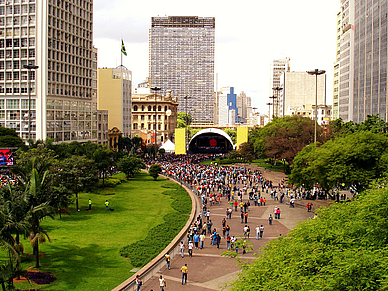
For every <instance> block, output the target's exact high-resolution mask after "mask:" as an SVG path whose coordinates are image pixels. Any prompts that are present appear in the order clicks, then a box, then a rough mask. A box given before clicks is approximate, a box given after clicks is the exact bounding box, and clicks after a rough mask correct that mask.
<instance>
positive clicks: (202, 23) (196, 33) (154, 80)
mask: <svg viewBox="0 0 388 291" xmlns="http://www.w3.org/2000/svg"><path fill="white" fill-rule="evenodd" d="M149 50H150V52H149V56H150V57H149V74H150V76H149V77H150V84H151V87H154V86H156V87H160V88H161V89H162V90H161V92H160V93H161V94H162V95H165V94H166V92H167V90H172V92H173V94H174V96H176V97H177V98H178V103H179V108H178V110H179V111H181V112H184V111H185V108H184V106H185V105H184V104H185V102H184V101H185V100H184V98H185V97H186V96H188V97H190V102H188V113H190V114H191V116H192V118H193V122H194V123H205V124H206V123H207V124H213V123H214V120H215V118H214V112H215V110H214V53H215V18H214V17H198V16H168V17H152V24H151V29H150V32H149ZM198 108H201V110H197V109H198Z"/></svg>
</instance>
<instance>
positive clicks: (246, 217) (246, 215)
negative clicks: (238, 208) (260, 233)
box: [244, 212, 248, 223]
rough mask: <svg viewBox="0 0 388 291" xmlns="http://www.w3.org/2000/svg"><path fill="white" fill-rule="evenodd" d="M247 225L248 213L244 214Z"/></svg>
mask: <svg viewBox="0 0 388 291" xmlns="http://www.w3.org/2000/svg"><path fill="white" fill-rule="evenodd" d="M244 218H245V223H248V212H245V213H244Z"/></svg>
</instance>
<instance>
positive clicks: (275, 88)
mask: <svg viewBox="0 0 388 291" xmlns="http://www.w3.org/2000/svg"><path fill="white" fill-rule="evenodd" d="M272 90H274V91H275V92H276V102H274V103H276V117H278V113H279V92H280V91H281V90H283V88H282V87H279V86H276V87H273V88H272ZM274 101H275V100H274ZM274 107H275V104H274ZM274 115H275V109H274Z"/></svg>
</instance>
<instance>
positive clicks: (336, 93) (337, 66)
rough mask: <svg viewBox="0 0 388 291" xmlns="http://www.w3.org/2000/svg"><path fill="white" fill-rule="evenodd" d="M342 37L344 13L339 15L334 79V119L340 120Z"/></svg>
mask: <svg viewBox="0 0 388 291" xmlns="http://www.w3.org/2000/svg"><path fill="white" fill-rule="evenodd" d="M341 36H342V13H341V12H338V13H337V43H336V48H335V62H334V78H333V108H332V114H333V115H332V118H333V119H337V118H339V110H338V109H339V108H338V97H339V79H340V78H339V74H340V56H341Z"/></svg>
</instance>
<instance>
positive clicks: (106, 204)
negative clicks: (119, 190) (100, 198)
mask: <svg viewBox="0 0 388 291" xmlns="http://www.w3.org/2000/svg"><path fill="white" fill-rule="evenodd" d="M105 211H109V201H108V200H105Z"/></svg>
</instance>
